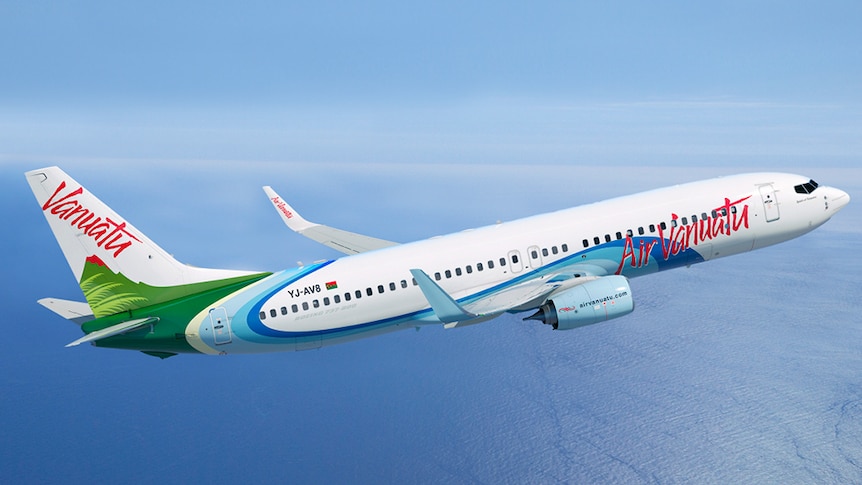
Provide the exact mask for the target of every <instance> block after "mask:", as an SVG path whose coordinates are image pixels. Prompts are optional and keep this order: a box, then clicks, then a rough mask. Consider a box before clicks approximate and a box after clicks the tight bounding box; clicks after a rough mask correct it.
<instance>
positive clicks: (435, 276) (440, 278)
mask: <svg viewBox="0 0 862 485" xmlns="http://www.w3.org/2000/svg"><path fill="white" fill-rule="evenodd" d="M434 279H435V280H437V281H440V280H442V279H443V277H442V276H440V272H439V271H438V272H436V273H434Z"/></svg>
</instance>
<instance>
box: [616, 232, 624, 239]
mask: <svg viewBox="0 0 862 485" xmlns="http://www.w3.org/2000/svg"><path fill="white" fill-rule="evenodd" d="M622 238H623V233H621V232H617V240H620V239H622Z"/></svg>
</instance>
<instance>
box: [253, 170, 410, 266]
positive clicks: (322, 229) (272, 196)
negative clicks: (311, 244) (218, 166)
mask: <svg viewBox="0 0 862 485" xmlns="http://www.w3.org/2000/svg"><path fill="white" fill-rule="evenodd" d="M263 191H264V192H266V195H267V197H269V200H270V202H272V205H273V206H274V207H275V210H276V211H278V215H279V216H281V220H282V221H284V223H285V224H286V225H287V227H289V228H290V229H291V230H293V231H294V232H296V233H299V234H302V235H303V236H305V237H307V238H309V239H311V240H313V241H317V242H319V243H321V244H323V245H324V246H328V247H330V248H332V249H335V250H336V251H339V252H342V253H344V254H358V253H364V252H366V251H373V250H375V249H383V248H388V247H391V246H397V245H398V243H394V242H392V241H386V240H384V239H377V238H376V237H370V236H364V235H362V234H356V233H353V232H348V231H343V230H341V229H336V228H334V227H329V226H324V225H323V224H317V223H314V222H311V221H308V220H306V219H305V218H303V217H302V216H301V215H299V213H298V212H296V209H294V208H293V207H291V206H290V204H288V203H287V202H285V201H284V199H282V198H281V197H280V196H279V195H278V194H276V193H275V191H274V190H272V187H269V186H266V187H264V188H263Z"/></svg>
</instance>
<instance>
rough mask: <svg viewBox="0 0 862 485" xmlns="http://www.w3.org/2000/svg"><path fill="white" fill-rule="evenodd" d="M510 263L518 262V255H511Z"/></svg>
mask: <svg viewBox="0 0 862 485" xmlns="http://www.w3.org/2000/svg"><path fill="white" fill-rule="evenodd" d="M512 264H518V255H517V254H513V255H512Z"/></svg>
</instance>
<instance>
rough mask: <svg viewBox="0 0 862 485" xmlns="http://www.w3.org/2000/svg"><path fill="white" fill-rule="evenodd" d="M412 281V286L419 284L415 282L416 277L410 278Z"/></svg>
mask: <svg viewBox="0 0 862 485" xmlns="http://www.w3.org/2000/svg"><path fill="white" fill-rule="evenodd" d="M412 281H413V286H418V285H419V283H417V282H416V278H413V279H412Z"/></svg>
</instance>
